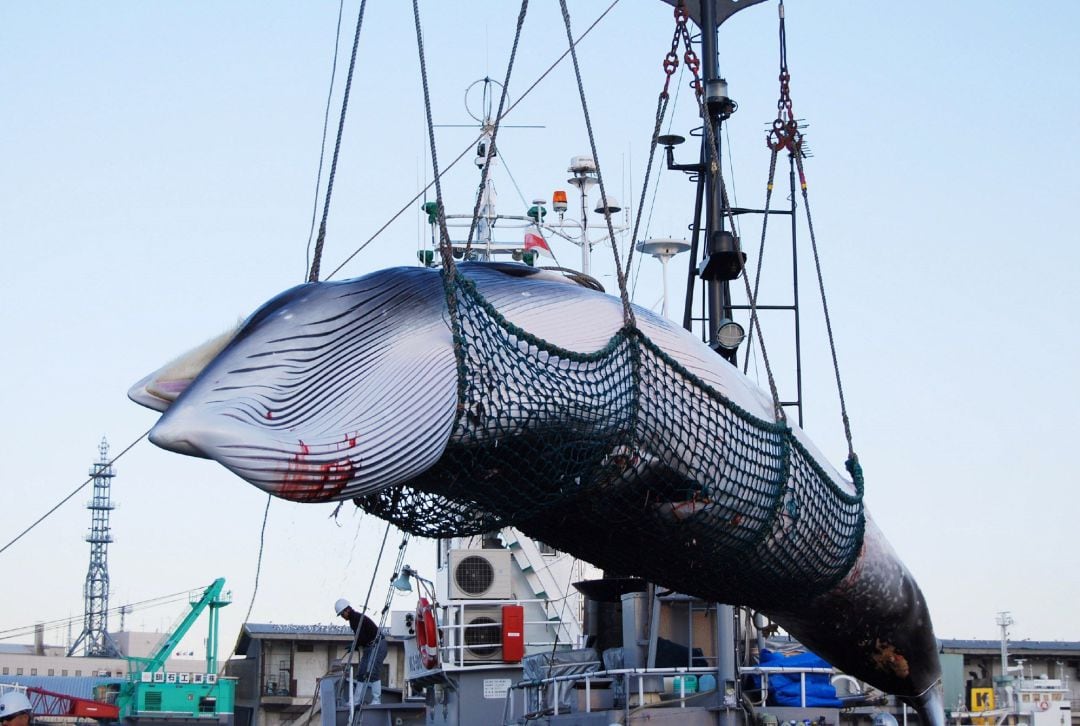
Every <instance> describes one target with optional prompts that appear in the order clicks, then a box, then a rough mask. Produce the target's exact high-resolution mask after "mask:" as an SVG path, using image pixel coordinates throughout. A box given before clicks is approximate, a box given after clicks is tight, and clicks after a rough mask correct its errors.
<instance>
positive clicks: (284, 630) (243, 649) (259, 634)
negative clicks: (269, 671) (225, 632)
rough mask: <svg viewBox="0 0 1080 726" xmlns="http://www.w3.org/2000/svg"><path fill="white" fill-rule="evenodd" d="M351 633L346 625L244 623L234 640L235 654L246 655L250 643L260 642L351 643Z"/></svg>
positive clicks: (350, 629)
mask: <svg viewBox="0 0 1080 726" xmlns="http://www.w3.org/2000/svg"><path fill="white" fill-rule="evenodd" d="M352 638H353V631H352V628H350V627H349V626H348V625H286V624H280V625H279V624H277V623H244V627H243V628H241V629H240V636H239V637H238V638H237V639H236V654H237V655H247V652H248V647H249V646H250V645H251V641H252V640H255V639H260V640H336V641H351V640H352Z"/></svg>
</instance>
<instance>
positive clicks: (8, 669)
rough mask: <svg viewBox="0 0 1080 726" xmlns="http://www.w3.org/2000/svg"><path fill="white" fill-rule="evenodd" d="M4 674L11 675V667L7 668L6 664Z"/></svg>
mask: <svg viewBox="0 0 1080 726" xmlns="http://www.w3.org/2000/svg"><path fill="white" fill-rule="evenodd" d="M4 675H5V676H8V675H11V669H10V668H8V667H7V666H4Z"/></svg>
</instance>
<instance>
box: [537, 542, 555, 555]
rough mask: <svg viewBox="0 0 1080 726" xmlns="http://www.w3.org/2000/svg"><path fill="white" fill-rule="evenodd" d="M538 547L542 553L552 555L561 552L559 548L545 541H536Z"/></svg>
mask: <svg viewBox="0 0 1080 726" xmlns="http://www.w3.org/2000/svg"><path fill="white" fill-rule="evenodd" d="M536 549H537V550H538V551H539V552H540V554H542V555H548V556H551V555H557V554H559V552H558V550H556V549H555V548H554V547H552V546H551V545H549V544H547V543H545V542H537V543H536Z"/></svg>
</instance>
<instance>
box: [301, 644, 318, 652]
mask: <svg viewBox="0 0 1080 726" xmlns="http://www.w3.org/2000/svg"><path fill="white" fill-rule="evenodd" d="M296 652H297V653H314V652H315V644H314V643H297V644H296Z"/></svg>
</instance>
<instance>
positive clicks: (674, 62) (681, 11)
mask: <svg viewBox="0 0 1080 726" xmlns="http://www.w3.org/2000/svg"><path fill="white" fill-rule="evenodd" d="M686 18H687V15H686V7H685V6H684V5H683V4H682V3H679V4H678V5H676V6H675V32H674V33H673V34H672V36H671V48H670V49H669V50H668V52H667V55H665V56H664V63H663V68H664V87H663V89H661V91H660V95H659V96H658V97H657V99H656V122H655V123H654V124H653V132H652V140H651V142H650V144H649V160H648V162H647V163H646V165H645V179H644V180H643V181H642V184H641V201H640V202H638V209H637V216H636V218H635V219H634V229H633V232H631V234H630V250H629V251H628V252H627V256H626V269H627V273H629V270H630V264H631V262H632V260H633V258H634V248H635V246H636V245H635V244H634V240H636V239H637V238H638V229H639V228H640V227H641V216H642V214H644V212H645V195H646V194H647V193H648V190H649V179H650V178H651V177H652V168H653V161H654V160H655V159H656V145H657V139H658V138H659V136H660V126H661V124H663V122H664V116H666V115H667V107H668V100H669V98H670V96H669V94H668V88H669V87H670V86H671V78H672V76H674V75H675V69H676V68H677V67H678V66H679V53H678V49H679V39H680V37H681V36H680V33H679V29H680V27H685V25H686ZM693 52H694V51H693V49H691V48H690V47H689V46H688V47H687V50H686V64H687V66H688V67H693V66H691V54H692V53H693ZM693 57H694V59H695V60H694V62H696V56H693ZM657 187H658V188H659V182H657ZM653 203H654V204H655V203H656V196H655V195H653ZM638 259H639V260H640V259H641V258H640V257H639V258H638Z"/></svg>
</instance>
